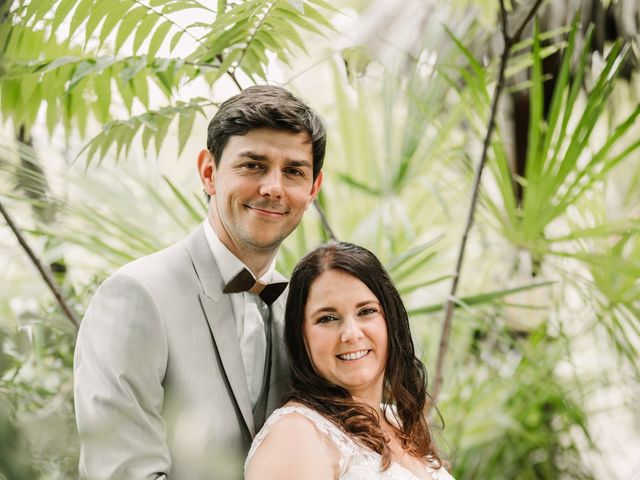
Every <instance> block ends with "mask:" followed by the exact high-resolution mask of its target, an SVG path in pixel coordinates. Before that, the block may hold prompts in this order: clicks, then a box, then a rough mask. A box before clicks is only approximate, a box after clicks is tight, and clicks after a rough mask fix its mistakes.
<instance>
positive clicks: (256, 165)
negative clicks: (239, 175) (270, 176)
mask: <svg viewBox="0 0 640 480" xmlns="http://www.w3.org/2000/svg"><path fill="white" fill-rule="evenodd" d="M242 167H243V168H246V169H247V170H257V169H259V168H262V165H260V164H259V163H253V162H249V163H245V164H243V165H242Z"/></svg>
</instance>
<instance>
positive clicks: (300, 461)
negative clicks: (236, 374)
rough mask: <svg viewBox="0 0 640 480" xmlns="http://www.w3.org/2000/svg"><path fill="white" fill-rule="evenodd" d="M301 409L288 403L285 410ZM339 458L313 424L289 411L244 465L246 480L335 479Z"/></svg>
mask: <svg viewBox="0 0 640 480" xmlns="http://www.w3.org/2000/svg"><path fill="white" fill-rule="evenodd" d="M295 406H302V405H300V404H297V403H293V402H290V403H287V405H285V407H295ZM338 471H339V455H338V452H337V450H336V448H335V447H334V446H333V445H332V444H331V442H330V441H329V439H328V438H327V436H326V435H325V434H323V433H322V432H321V431H320V430H318V428H317V426H316V424H315V423H314V421H313V420H312V419H311V418H309V417H308V416H305V415H304V414H302V413H300V412H297V411H295V410H292V411H291V412H287V413H286V414H284V415H280V416H279V417H278V419H277V420H276V422H275V423H274V424H273V425H272V426H271V428H270V430H269V432H268V434H267V436H266V437H265V438H264V440H263V441H262V443H261V444H260V446H259V447H258V449H257V450H256V451H255V453H254V455H253V457H252V458H251V461H250V463H249V464H248V465H247V471H246V477H245V478H246V479H249V480H250V479H266V480H268V479H279V478H291V479H297V478H300V479H313V480H316V479H317V480H325V479H327V480H328V479H335V478H337V473H338Z"/></svg>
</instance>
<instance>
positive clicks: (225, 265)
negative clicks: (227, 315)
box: [203, 218, 276, 284]
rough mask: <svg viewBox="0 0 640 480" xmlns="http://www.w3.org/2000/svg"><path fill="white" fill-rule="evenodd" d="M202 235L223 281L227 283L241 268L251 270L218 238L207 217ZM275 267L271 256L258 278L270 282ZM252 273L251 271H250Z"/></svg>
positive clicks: (274, 260)
mask: <svg viewBox="0 0 640 480" xmlns="http://www.w3.org/2000/svg"><path fill="white" fill-rule="evenodd" d="M203 228H204V235H205V237H206V238H207V243H208V244H209V248H210V249H211V253H213V258H215V259H216V263H217V264H218V268H219V269H220V274H221V275H222V279H223V280H224V283H225V284H226V283H228V282H229V281H230V280H231V279H232V278H233V277H235V276H236V275H237V274H238V273H239V272H240V271H241V270H242V269H243V268H246V269H247V270H249V271H250V272H251V269H250V268H249V267H247V266H246V265H245V264H244V263H243V262H242V261H241V260H240V259H239V258H238V257H236V256H235V255H234V254H233V253H232V252H231V250H229V249H228V248H227V247H226V245H225V244H224V243H222V241H221V240H220V238H218V235H217V234H216V232H215V231H214V230H213V227H212V226H211V223H210V222H209V219H208V218H207V219H205V221H204V224H203ZM275 269H276V258H275V256H274V257H273V260H271V263H270V264H269V268H267V271H266V272H265V273H264V275H262V276H261V277H260V278H259V279H258V280H260V281H261V282H262V283H270V282H271V280H272V278H273V272H274V271H275ZM252 273H253V272H252Z"/></svg>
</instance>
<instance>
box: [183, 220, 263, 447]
mask: <svg viewBox="0 0 640 480" xmlns="http://www.w3.org/2000/svg"><path fill="white" fill-rule="evenodd" d="M186 246H187V251H188V252H189V256H190V257H191V261H192V263H193V267H194V269H195V270H196V274H197V276H198V278H199V280H200V283H201V284H202V289H203V291H202V292H200V293H199V298H200V304H201V306H202V310H203V313H204V315H205V317H206V319H207V323H208V324H209V328H210V330H211V335H212V336H213V340H214V344H215V348H216V351H217V353H218V356H219V358H220V361H221V362H222V366H223V368H224V374H225V376H226V378H227V381H228V383H229V386H230V388H231V393H232V394H233V397H234V399H235V401H236V404H237V406H238V409H239V410H240V412H241V414H242V418H244V421H245V426H246V427H247V429H248V430H249V433H250V434H251V437H253V436H254V435H255V425H254V420H253V412H252V408H251V400H250V399H249V388H248V386H247V379H246V376H245V372H244V366H243V363H242V355H241V353H240V344H239V342H238V336H237V333H236V325H235V320H234V317H233V310H232V308H231V299H230V298H229V297H228V296H226V295H224V294H223V293H222V287H223V281H222V276H221V275H220V271H219V270H218V266H217V264H216V262H215V259H214V257H213V253H211V249H210V248H209V245H208V244H207V240H206V237H205V235H204V231H203V230H202V226H200V227H199V228H198V229H196V230H195V231H194V232H193V233H192V234H191V235H190V236H189V237H187V239H186ZM212 408H213V406H212Z"/></svg>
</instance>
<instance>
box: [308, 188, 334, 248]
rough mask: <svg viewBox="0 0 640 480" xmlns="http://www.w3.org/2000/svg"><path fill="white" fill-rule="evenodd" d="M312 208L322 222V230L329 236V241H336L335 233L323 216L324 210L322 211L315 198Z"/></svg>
mask: <svg viewBox="0 0 640 480" xmlns="http://www.w3.org/2000/svg"><path fill="white" fill-rule="evenodd" d="M313 206H314V207H315V209H316V211H317V212H318V214H319V215H320V221H321V222H322V227H323V228H324V230H325V232H327V233H328V234H329V237H330V238H331V240H337V238H336V235H335V233H333V230H332V229H331V225H329V220H327V216H326V215H325V213H324V210H322V207H321V206H320V202H318V199H317V198H316V199H315V200H314V201H313Z"/></svg>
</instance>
